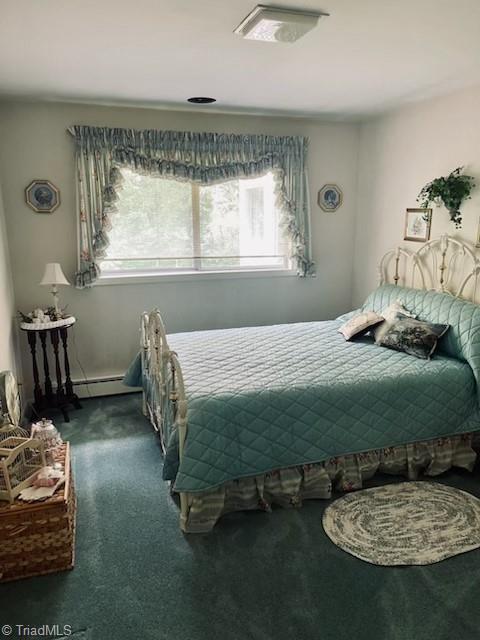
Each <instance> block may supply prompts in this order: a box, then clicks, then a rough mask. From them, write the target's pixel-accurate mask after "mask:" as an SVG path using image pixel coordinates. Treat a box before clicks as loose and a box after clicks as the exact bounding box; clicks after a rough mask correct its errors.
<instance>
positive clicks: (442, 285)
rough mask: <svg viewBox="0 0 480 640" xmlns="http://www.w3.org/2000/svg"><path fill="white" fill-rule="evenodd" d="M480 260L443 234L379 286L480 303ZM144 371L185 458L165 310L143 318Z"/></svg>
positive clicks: (396, 255) (386, 271)
mask: <svg viewBox="0 0 480 640" xmlns="http://www.w3.org/2000/svg"><path fill="white" fill-rule="evenodd" d="M479 274H480V259H479V258H478V257H477V256H476V255H475V250H474V249H473V248H471V247H469V246H468V245H467V244H465V243H464V242H462V241H460V240H458V239H456V238H453V237H450V236H448V235H443V236H441V237H440V238H437V239H436V240H431V241H429V242H426V243H425V244H423V245H422V246H421V247H420V249H419V250H418V251H416V252H414V251H412V250H410V249H408V248H406V247H397V248H395V249H392V250H390V251H388V252H387V253H386V254H385V255H384V256H383V258H382V259H381V261H380V264H379V267H378V275H379V284H380V285H382V284H388V283H391V284H394V285H398V286H407V287H413V288H415V289H423V290H433V291H440V292H444V293H449V294H450V295H452V296H454V297H458V298H463V299H466V300H470V301H472V302H477V289H478V287H477V284H478V276H479ZM141 354H142V373H143V376H144V377H145V378H146V379H147V380H148V381H149V385H150V389H152V391H153V393H146V392H145V389H144V392H143V412H144V414H145V415H146V416H147V417H148V418H149V420H150V422H151V423H152V425H153V427H154V429H155V431H156V432H157V433H158V436H159V439H160V445H161V447H162V450H163V452H164V453H165V451H166V445H167V442H166V436H167V434H166V431H165V425H166V424H167V420H168V422H169V423H170V424H173V425H174V429H176V430H177V431H178V441H179V457H180V459H181V458H182V455H183V450H184V446H185V439H186V437H187V399H186V395H185V385H184V381H183V375H182V369H181V366H180V362H179V360H178V357H177V354H176V353H175V352H174V351H172V350H171V349H170V348H169V346H168V342H167V336H166V332H165V325H164V323H163V320H162V317H161V315H160V311H159V310H158V309H154V310H153V311H150V312H149V313H147V312H144V313H143V314H142V317H141ZM190 504H191V496H190V494H188V493H180V511H181V512H180V526H181V528H182V530H185V525H186V522H187V517H188V512H189V507H190Z"/></svg>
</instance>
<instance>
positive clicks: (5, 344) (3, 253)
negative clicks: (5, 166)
mask: <svg viewBox="0 0 480 640" xmlns="http://www.w3.org/2000/svg"><path fill="white" fill-rule="evenodd" d="M16 338H17V333H16V326H15V303H14V298H13V284H12V274H11V270H10V256H9V249H8V242H7V230H6V226H5V214H4V208H3V198H2V190H1V187H0V371H4V370H6V369H10V370H11V371H13V372H14V373H15V374H16V375H18V373H19V372H18V367H17V357H16Z"/></svg>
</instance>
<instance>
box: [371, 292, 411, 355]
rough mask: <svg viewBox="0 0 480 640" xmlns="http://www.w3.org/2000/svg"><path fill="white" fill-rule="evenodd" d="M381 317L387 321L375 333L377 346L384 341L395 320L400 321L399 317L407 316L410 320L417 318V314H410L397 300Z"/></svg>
mask: <svg viewBox="0 0 480 640" xmlns="http://www.w3.org/2000/svg"><path fill="white" fill-rule="evenodd" d="M380 315H381V316H382V317H383V318H384V319H385V322H382V324H381V325H379V326H378V327H377V328H376V329H374V331H373V335H374V337H375V342H376V343H377V344H379V343H380V342H381V341H382V340H383V337H384V336H385V334H386V333H387V331H388V330H389V329H390V327H391V326H392V324H394V322H395V320H398V317H399V315H403V316H407V317H408V318H416V317H417V316H416V315H415V314H413V313H410V311H408V309H405V307H404V306H403V304H402V303H401V302H400V300H395V302H392V304H390V305H389V306H388V307H385V309H383V310H382V311H381V312H380Z"/></svg>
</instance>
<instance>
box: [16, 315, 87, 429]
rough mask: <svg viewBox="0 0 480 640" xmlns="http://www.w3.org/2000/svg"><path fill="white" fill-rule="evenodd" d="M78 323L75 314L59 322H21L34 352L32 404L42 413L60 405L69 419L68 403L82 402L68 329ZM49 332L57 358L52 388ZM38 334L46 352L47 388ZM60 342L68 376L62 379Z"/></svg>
mask: <svg viewBox="0 0 480 640" xmlns="http://www.w3.org/2000/svg"><path fill="white" fill-rule="evenodd" d="M74 324H75V318H74V317H70V318H66V319H64V320H57V321H56V322H45V323H35V322H31V323H30V322H22V323H21V324H20V329H22V331H25V332H26V334H27V337H28V344H29V346H30V353H31V354H32V368H33V382H34V388H33V396H34V403H33V408H34V410H35V412H36V413H37V414H38V416H39V417H42V416H41V414H42V413H44V412H45V411H48V410H49V409H59V410H60V411H61V412H62V414H63V418H64V420H65V421H66V422H70V417H69V415H68V410H67V409H68V406H69V405H73V406H74V407H75V408H76V409H81V408H82V406H81V404H80V402H79V400H78V396H77V395H76V394H75V393H74V392H73V384H72V380H71V378H70V362H69V360H68V344H67V341H68V329H69V328H70V327H72V326H73V325H74ZM47 334H50V343H51V346H52V348H53V354H54V362H55V377H56V389H55V391H54V390H53V386H52V381H51V379H50V366H49V362H48V340H47ZM37 335H38V337H39V339H40V344H41V346H42V354H43V372H44V390H42V387H41V385H40V374H39V371H38V365H37V354H36V351H37ZM60 342H61V343H62V347H63V365H64V373H65V379H63V378H64V377H63V374H62V368H61V365H60V353H59V351H60Z"/></svg>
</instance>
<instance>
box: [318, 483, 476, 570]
mask: <svg viewBox="0 0 480 640" xmlns="http://www.w3.org/2000/svg"><path fill="white" fill-rule="evenodd" d="M323 528H324V529H325V532H326V534H327V535H328V537H329V538H330V539H331V540H332V542H334V543H335V544H336V545H337V546H338V547H340V548H341V549H343V550H344V551H347V552H348V553H350V554H352V555H353V556H356V557H357V558H360V559H361V560H365V561H366V562H371V563H372V564H379V565H385V566H392V565H420V564H433V563H434V562H439V561H440V560H444V559H445V558H449V557H451V556H455V555H457V554H459V553H464V552H465V551H470V550H472V549H476V548H478V547H480V500H479V499H478V498H475V497H474V496H472V495H470V494H469V493H466V492H465V491H460V490H459V489H453V488H452V487H447V486H446V485H443V484H436V483H433V482H402V483H400V484H389V485H386V486H383V487H375V488H373V489H365V490H363V491H357V492H355V493H349V494H347V495H345V496H343V497H342V498H339V499H338V500H336V501H335V502H333V503H332V504H331V505H329V506H328V507H327V509H326V510H325V512H324V515H323Z"/></svg>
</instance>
